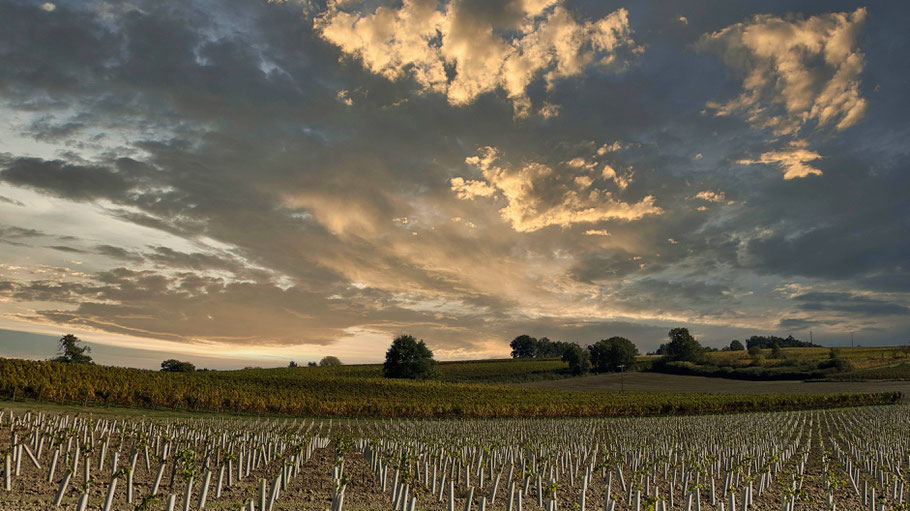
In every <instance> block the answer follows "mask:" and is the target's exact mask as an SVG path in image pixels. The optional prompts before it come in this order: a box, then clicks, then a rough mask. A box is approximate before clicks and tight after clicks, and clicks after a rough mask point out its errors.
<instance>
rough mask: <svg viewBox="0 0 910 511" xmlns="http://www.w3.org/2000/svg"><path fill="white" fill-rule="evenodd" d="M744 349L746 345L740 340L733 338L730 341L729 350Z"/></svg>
mask: <svg viewBox="0 0 910 511" xmlns="http://www.w3.org/2000/svg"><path fill="white" fill-rule="evenodd" d="M745 349H746V347H745V346H743V343H742V342H740V341H738V340H736V339H733V340H732V341H730V351H743V350H745Z"/></svg>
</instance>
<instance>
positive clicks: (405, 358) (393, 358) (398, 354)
mask: <svg viewBox="0 0 910 511" xmlns="http://www.w3.org/2000/svg"><path fill="white" fill-rule="evenodd" d="M382 375H383V376H384V377H386V378H407V379H411V380H425V379H428V378H432V377H434V376H435V375H436V360H434V359H433V352H432V351H430V348H427V345H426V344H425V343H424V342H423V339H421V340H420V341H419V342H418V341H417V339H415V338H414V337H413V336H411V335H400V336H398V337H396V338H395V340H394V341H392V346H391V347H389V350H388V351H387V352H386V354H385V364H383V366H382Z"/></svg>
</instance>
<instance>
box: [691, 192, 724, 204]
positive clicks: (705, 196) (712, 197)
mask: <svg viewBox="0 0 910 511" xmlns="http://www.w3.org/2000/svg"><path fill="white" fill-rule="evenodd" d="M693 199H701V200H704V201H708V202H724V201H725V200H727V197H726V196H725V195H724V192H712V191H710V190H705V191H701V192H698V193H696V194H695V197H693Z"/></svg>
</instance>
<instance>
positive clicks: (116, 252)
mask: <svg viewBox="0 0 910 511" xmlns="http://www.w3.org/2000/svg"><path fill="white" fill-rule="evenodd" d="M95 251H96V252H98V253H99V254H102V255H106V256H108V257H110V258H112V259H119V260H122V261H130V262H134V263H139V262H142V261H144V260H145V258H144V257H142V256H141V255H140V254H137V253H135V252H131V251H129V250H126V249H124V248H121V247H115V246H113V245H98V246H96V247H95Z"/></svg>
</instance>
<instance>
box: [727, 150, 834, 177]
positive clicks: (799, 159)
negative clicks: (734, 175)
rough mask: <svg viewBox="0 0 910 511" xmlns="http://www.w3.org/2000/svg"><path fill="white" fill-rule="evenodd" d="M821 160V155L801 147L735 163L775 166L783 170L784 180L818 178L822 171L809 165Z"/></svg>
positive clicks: (764, 154)
mask: <svg viewBox="0 0 910 511" xmlns="http://www.w3.org/2000/svg"><path fill="white" fill-rule="evenodd" d="M819 158H821V155H820V154H818V153H816V152H814V151H810V150H808V149H805V148H802V147H790V148H787V149H782V150H780V151H768V152H766V153H763V154H762V155H761V156H760V157H759V159H757V160H749V159H743V160H739V161H737V162H736V163H739V164H742V165H754V164H756V163H763V164H766V165H776V166H778V167H780V168H781V169H783V170H784V179H797V178H801V177H808V176H820V175H822V171H821V170H819V169H817V168H815V167H813V166H811V165H809V162H813V161H815V160H817V159H819Z"/></svg>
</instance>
